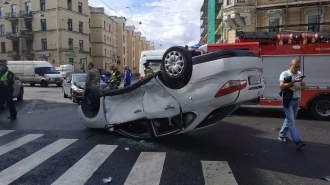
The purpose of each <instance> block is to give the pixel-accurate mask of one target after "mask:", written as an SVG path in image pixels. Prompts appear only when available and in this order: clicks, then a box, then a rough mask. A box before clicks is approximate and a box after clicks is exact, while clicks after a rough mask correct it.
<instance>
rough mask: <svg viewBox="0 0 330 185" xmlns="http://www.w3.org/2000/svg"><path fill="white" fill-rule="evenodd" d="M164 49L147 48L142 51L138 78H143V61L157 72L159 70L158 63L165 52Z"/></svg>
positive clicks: (159, 63)
mask: <svg viewBox="0 0 330 185" xmlns="http://www.w3.org/2000/svg"><path fill="white" fill-rule="evenodd" d="M165 51H166V50H165V49H162V50H147V51H142V52H141V56H140V64H139V65H140V70H139V73H140V80H143V79H144V65H143V64H144V63H146V62H148V63H149V67H150V68H151V69H152V70H153V71H154V72H157V71H159V70H160V65H161V64H162V58H163V55H164V53H165Z"/></svg>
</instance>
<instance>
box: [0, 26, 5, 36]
mask: <svg viewBox="0 0 330 185" xmlns="http://www.w3.org/2000/svg"><path fill="white" fill-rule="evenodd" d="M4 34H5V25H3V24H2V25H0V35H4Z"/></svg>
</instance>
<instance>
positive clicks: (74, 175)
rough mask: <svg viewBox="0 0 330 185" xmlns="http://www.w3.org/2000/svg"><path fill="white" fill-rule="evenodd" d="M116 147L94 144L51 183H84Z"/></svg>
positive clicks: (54, 184)
mask: <svg viewBox="0 0 330 185" xmlns="http://www.w3.org/2000/svg"><path fill="white" fill-rule="evenodd" d="M116 148H117V145H97V146H95V147H94V148H93V149H92V150H91V151H89V152H88V153H87V154H86V155H85V156H84V157H83V158H81V159H80V160H79V161H78V162H77V163H76V164H74V165H73V166H72V167H71V168H70V169H69V170H68V171H66V172H65V173H64V174H63V175H62V176H61V177H59V178H58V179H57V180H56V181H55V182H54V183H53V184H52V185H66V184H68V185H69V184H70V185H81V184H85V183H86V182H87V180H88V179H89V178H90V177H91V176H92V175H93V173H94V172H95V171H96V170H97V169H98V168H99V166H100V165H101V164H102V163H103V162H104V161H105V160H106V159H107V158H108V157H109V156H110V154H111V153H112V152H113V151H114V150H115V149H116Z"/></svg>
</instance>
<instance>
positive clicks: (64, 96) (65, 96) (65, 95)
mask: <svg viewBox="0 0 330 185" xmlns="http://www.w3.org/2000/svg"><path fill="white" fill-rule="evenodd" d="M62 94H63V98H67V97H68V95H67V94H65V92H64V88H63V87H62Z"/></svg>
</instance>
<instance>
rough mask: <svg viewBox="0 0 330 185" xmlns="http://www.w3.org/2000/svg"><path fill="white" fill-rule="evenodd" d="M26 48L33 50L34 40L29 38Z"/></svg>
mask: <svg viewBox="0 0 330 185" xmlns="http://www.w3.org/2000/svg"><path fill="white" fill-rule="evenodd" d="M26 49H27V50H33V44H32V40H27V41H26Z"/></svg>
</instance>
